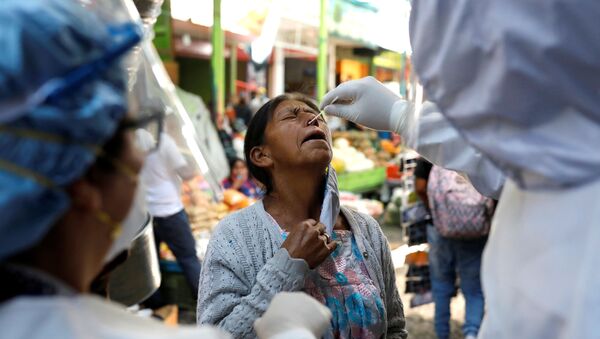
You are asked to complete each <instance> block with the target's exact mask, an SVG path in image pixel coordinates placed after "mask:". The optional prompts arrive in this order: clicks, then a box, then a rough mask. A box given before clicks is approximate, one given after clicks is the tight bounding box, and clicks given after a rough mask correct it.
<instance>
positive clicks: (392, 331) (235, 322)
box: [197, 201, 407, 338]
mask: <svg viewBox="0 0 600 339" xmlns="http://www.w3.org/2000/svg"><path fill="white" fill-rule="evenodd" d="M341 212H342V213H343V214H344V216H345V217H346V218H347V220H348V222H349V224H350V227H351V229H352V232H353V233H354V236H355V238H356V242H357V245H358V247H359V249H360V250H361V252H363V257H364V258H365V260H366V261H367V263H366V264H367V269H368V271H369V275H370V276H371V279H372V280H373V282H374V283H375V286H377V288H379V290H380V292H381V297H382V300H383V301H384V305H385V311H386V312H385V321H386V323H387V331H386V336H385V337H386V338H406V337H407V332H406V329H405V321H404V310H403V306H402V301H401V300H400V296H399V294H398V290H397V289H396V276H395V272H394V265H393V263H392V258H391V255H390V248H389V245H388V243H387V239H386V238H385V236H384V235H383V232H382V231H381V228H380V227H379V224H378V223H377V222H376V221H375V220H374V219H373V218H371V217H370V216H367V215H364V214H361V213H358V212H356V211H354V210H351V209H347V208H342V209H341ZM282 243H283V239H282V237H281V234H280V230H279V228H278V227H277V226H276V225H274V224H273V222H272V221H271V220H270V219H269V217H268V215H267V213H266V212H265V210H264V207H263V204H262V202H261V201H259V202H257V203H255V204H254V205H252V206H250V207H247V208H245V209H243V210H240V211H238V212H236V213H233V214H231V215H229V216H227V217H226V218H225V219H223V220H222V221H221V222H220V223H219V225H218V226H217V228H216V229H215V232H214V233H213V235H212V237H211V239H210V243H209V245H208V250H207V253H206V256H205V259H204V262H203V265H202V273H201V275H200V290H199V293H198V313H197V315H198V323H199V324H211V325H216V326H218V327H220V328H222V329H223V330H225V331H228V332H229V333H231V334H232V335H233V336H234V337H235V338H256V333H255V332H254V329H253V327H252V325H253V323H254V321H255V320H256V319H257V318H259V317H260V316H261V315H262V314H263V313H264V312H265V310H266V309H267V306H268V305H269V303H270V301H271V299H272V298H273V297H274V296H275V294H277V293H278V292H282V291H301V290H302V288H303V286H304V279H305V278H306V277H307V274H308V273H309V271H310V270H309V268H308V265H307V263H306V262H305V261H304V260H302V259H293V258H291V257H290V256H289V254H288V252H287V250H285V249H283V248H280V247H281V244H282ZM290 312H293V310H290Z"/></svg>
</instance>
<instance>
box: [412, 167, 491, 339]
mask: <svg viewBox="0 0 600 339" xmlns="http://www.w3.org/2000/svg"><path fill="white" fill-rule="evenodd" d="M415 181H416V182H415V192H416V193H417V195H418V196H419V197H420V198H421V199H425V200H423V203H424V204H425V205H426V206H427V209H428V210H429V211H430V213H431V216H432V221H433V224H430V225H428V226H427V242H428V243H429V273H430V279H431V292H432V294H433V301H434V303H435V321H434V324H435V332H436V334H437V337H438V338H439V339H448V338H449V337H450V301H451V299H452V297H453V296H454V295H455V292H456V288H455V286H456V281H457V278H458V280H459V284H460V289H461V290H462V292H463V295H464V297H465V304H466V308H465V321H464V325H463V329H462V330H463V334H464V336H465V339H475V338H476V337H477V333H478V332H479V328H480V326H481V320H482V319H483V313H484V298H483V291H482V288H481V278H480V272H481V257H482V255H483V249H484V247H485V243H486V240H487V235H488V233H489V226H490V223H491V219H492V216H493V208H494V205H495V203H494V201H493V200H492V199H489V198H485V197H483V196H482V195H481V194H479V193H478V192H477V191H476V190H475V189H474V188H473V187H472V185H471V184H470V183H468V182H467V181H466V180H465V179H464V178H462V177H460V176H459V175H458V174H456V172H453V171H450V170H446V169H443V168H441V167H438V166H433V168H432V164H431V163H429V162H428V161H427V160H425V159H423V158H420V159H419V160H418V161H417V167H416V168H415Z"/></svg>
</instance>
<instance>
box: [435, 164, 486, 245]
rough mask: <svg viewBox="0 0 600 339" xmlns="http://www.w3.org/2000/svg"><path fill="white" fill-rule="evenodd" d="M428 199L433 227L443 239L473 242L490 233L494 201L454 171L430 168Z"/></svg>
mask: <svg viewBox="0 0 600 339" xmlns="http://www.w3.org/2000/svg"><path fill="white" fill-rule="evenodd" d="M427 196H428V198H429V206H430V208H431V217H432V218H433V224H434V226H435V228H436V229H437V231H438V232H439V233H440V234H441V235H442V236H444V237H447V238H459V239H473V238H480V237H483V236H486V235H487V234H488V233H489V232H490V226H491V222H492V216H493V214H494V206H495V202H494V200H492V199H490V198H486V197H484V196H482V195H481V194H479V192H477V191H476V190H475V188H474V187H473V185H471V183H470V182H469V181H468V180H467V179H465V178H463V177H462V176H461V175H460V174H458V173H456V172H455V171H450V170H447V169H444V168H441V167H439V166H433V168H432V169H431V172H430V174H429V180H428V184H427Z"/></svg>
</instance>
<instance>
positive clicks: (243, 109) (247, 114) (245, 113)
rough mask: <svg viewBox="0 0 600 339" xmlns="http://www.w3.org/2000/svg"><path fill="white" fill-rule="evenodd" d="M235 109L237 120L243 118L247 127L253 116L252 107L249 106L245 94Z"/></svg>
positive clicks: (241, 96)
mask: <svg viewBox="0 0 600 339" xmlns="http://www.w3.org/2000/svg"><path fill="white" fill-rule="evenodd" d="M234 109H235V117H236V120H241V121H242V122H243V124H244V129H245V127H247V126H248V123H249V122H250V119H251V118H252V112H251V111H250V107H249V106H248V103H247V100H246V96H245V95H240V97H239V99H238V101H237V104H236V105H235V106H234ZM238 132H239V130H238Z"/></svg>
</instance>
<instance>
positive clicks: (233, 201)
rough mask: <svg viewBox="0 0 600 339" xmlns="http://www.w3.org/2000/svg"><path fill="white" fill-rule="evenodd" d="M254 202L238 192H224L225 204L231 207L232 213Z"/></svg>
mask: <svg viewBox="0 0 600 339" xmlns="http://www.w3.org/2000/svg"><path fill="white" fill-rule="evenodd" d="M252 202H253V201H252V199H250V198H248V197H247V196H245V195H244V194H243V193H241V192H239V191H237V190H234V189H227V190H225V191H224V192H223V203H225V204H226V205H227V206H229V209H230V210H231V211H235V210H239V209H242V208H244V207H248V206H250V205H251V204H252Z"/></svg>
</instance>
